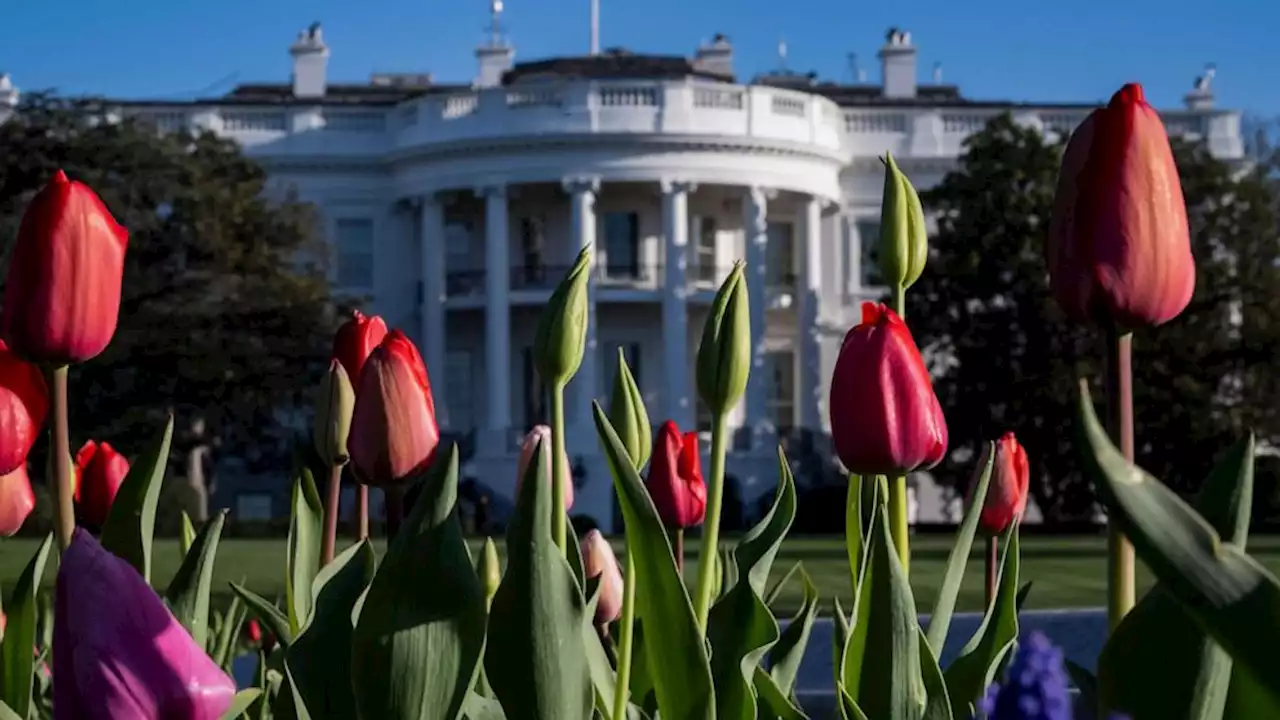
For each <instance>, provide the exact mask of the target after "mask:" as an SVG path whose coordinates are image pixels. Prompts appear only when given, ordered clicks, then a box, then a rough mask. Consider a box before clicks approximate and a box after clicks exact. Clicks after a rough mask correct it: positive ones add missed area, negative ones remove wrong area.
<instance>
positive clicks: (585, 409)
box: [563, 177, 600, 452]
mask: <svg viewBox="0 0 1280 720" xmlns="http://www.w3.org/2000/svg"><path fill="white" fill-rule="evenodd" d="M563 185H564V189H565V191H566V192H568V193H569V205H570V222H569V233H570V241H571V242H572V243H573V249H574V255H575V256H576V255H577V253H578V251H581V250H582V248H584V247H587V246H588V245H589V246H591V253H592V258H591V264H592V266H591V268H590V270H589V272H590V280H589V281H588V284H587V344H586V348H585V349H584V350H583V353H582V365H580V366H579V367H578V373H577V375H575V376H574V378H573V380H572V381H570V383H569V385H570V390H569V392H568V393H567V394H568V395H569V398H570V400H569V401H568V402H570V403H571V406H570V407H569V408H566V412H565V415H566V416H567V417H566V420H567V422H568V423H570V424H572V425H575V426H577V428H578V430H577V431H576V432H575V434H577V435H581V434H582V433H587V434H586V435H585V437H587V438H594V437H595V425H594V423H595V421H594V419H593V418H592V415H591V401H592V400H594V399H596V398H597V397H598V396H599V394H600V382H599V380H598V377H599V376H598V375H597V374H596V365H597V364H598V360H597V358H598V357H599V354H600V352H599V348H598V346H597V343H596V283H595V258H596V257H597V256H598V255H599V253H600V248H599V246H598V245H597V244H596V195H597V194H598V193H599V192H600V178H595V177H585V178H570V179H566V180H564V182H563ZM578 444H579V445H580V448H578V449H579V450H581V451H585V452H595V450H596V449H597V448H598V443H596V442H579V443H578Z"/></svg>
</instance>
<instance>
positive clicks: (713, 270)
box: [445, 262, 799, 297]
mask: <svg viewBox="0 0 1280 720" xmlns="http://www.w3.org/2000/svg"><path fill="white" fill-rule="evenodd" d="M572 267H573V266H572V265H528V266H521V267H513V268H511V274H510V276H509V282H510V284H509V285H508V286H507V287H508V289H510V290H512V291H516V292H520V291H526V292H528V291H533V292H536V291H546V292H551V291H553V290H555V288H556V285H559V284H560V281H561V280H563V279H564V277H565V275H568V274H569V270H571V269H572ZM664 271H665V266H664V265H663V264H662V263H654V262H648V263H646V262H637V263H613V264H607V263H599V264H597V265H596V266H595V268H594V270H593V274H592V278H593V279H594V280H595V282H596V286H597V287H602V288H613V289H658V288H660V287H662V286H663V285H664V284H665V283H666V279H665V275H664ZM732 271H733V266H732V265H695V266H693V267H690V268H689V269H688V270H687V273H686V275H685V280H686V283H687V284H688V286H689V287H691V288H694V289H697V290H715V289H716V288H718V287H720V284H721V283H723V282H724V279H725V278H726V277H728V276H729V273H730V272H732ZM487 275H488V271H487V270H484V269H475V270H451V271H449V273H448V274H447V275H446V279H445V287H446V292H447V293H448V296H449V297H465V296H468V295H475V296H483V295H484V293H485V279H486V276H487ZM798 282H799V276H798V275H797V274H796V273H794V272H781V273H777V272H775V273H769V275H768V276H767V277H766V278H765V285H766V287H767V289H768V290H770V291H778V290H786V289H790V288H794V287H795V286H796V284H797V283H798Z"/></svg>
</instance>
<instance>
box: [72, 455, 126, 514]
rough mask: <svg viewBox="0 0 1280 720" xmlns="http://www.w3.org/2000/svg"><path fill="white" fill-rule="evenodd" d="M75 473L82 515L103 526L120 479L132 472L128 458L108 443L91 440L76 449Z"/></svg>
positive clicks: (78, 502)
mask: <svg viewBox="0 0 1280 720" xmlns="http://www.w3.org/2000/svg"><path fill="white" fill-rule="evenodd" d="M75 474H76V476H77V477H78V482H77V483H75V486H76V487H75V498H76V503H77V504H78V505H79V508H80V519H81V520H82V521H84V522H85V523H87V524H89V525H90V526H93V527H102V525H103V524H104V523H106V521H107V515H108V514H109V513H110V512H111V504H112V503H113V502H115V499H116V493H117V492H119V491H120V483H123V482H124V477H125V475H128V474H129V461H128V460H126V459H125V457H124V456H123V455H121V454H120V453H118V452H116V450H115V448H113V447H111V446H110V445H109V444H107V443H105V442H101V443H95V442H94V441H92V440H90V441H88V442H86V443H85V444H84V446H83V447H81V448H80V452H77V453H76V462H75Z"/></svg>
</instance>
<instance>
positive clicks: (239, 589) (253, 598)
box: [231, 583, 293, 647]
mask: <svg viewBox="0 0 1280 720" xmlns="http://www.w3.org/2000/svg"><path fill="white" fill-rule="evenodd" d="M231 590H232V592H234V593H235V594H236V595H237V596H239V598H240V599H241V600H243V601H244V604H245V606H246V607H248V608H249V612H251V613H253V616H254V617H256V618H258V620H259V621H261V622H262V624H263V625H266V629H267V631H269V632H270V633H271V634H272V635H275V637H276V641H277V642H279V643H280V644H281V645H282V646H284V647H288V646H289V645H291V644H292V643H293V629H292V628H290V627H289V618H287V617H285V614H284V613H283V612H281V611H280V608H278V607H276V606H275V603H273V602H271V601H270V600H268V599H266V598H264V597H262V596H261V595H259V594H257V593H255V592H254V591H252V590H250V589H248V588H246V587H244V586H243V585H240V584H239V583H231Z"/></svg>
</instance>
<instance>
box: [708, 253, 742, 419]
mask: <svg viewBox="0 0 1280 720" xmlns="http://www.w3.org/2000/svg"><path fill="white" fill-rule="evenodd" d="M742 268H743V264H742V262H741V261H739V262H738V263H736V264H735V265H734V266H733V271H732V272H730V273H729V277H727V278H725V281H724V284H723V285H721V286H720V290H719V291H718V292H717V293H716V299H715V302H713V303H712V304H711V312H710V313H709V314H708V315H707V323H706V325H704V326H703V328H702V344H701V345H700V346H698V369H697V371H698V395H699V396H701V397H702V401H703V402H705V403H706V404H707V407H708V408H710V409H711V412H712V414H713V415H723V414H724V413H727V412H729V411H730V410H732V409H733V407H734V406H735V405H737V404H738V401H739V400H741V399H742V393H743V392H744V391H745V390H746V389H747V374H748V373H749V372H750V370H751V318H750V316H749V312H750V307H749V305H750V300H749V299H748V297H747V280H746V278H745V277H744V276H743V269H742Z"/></svg>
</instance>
